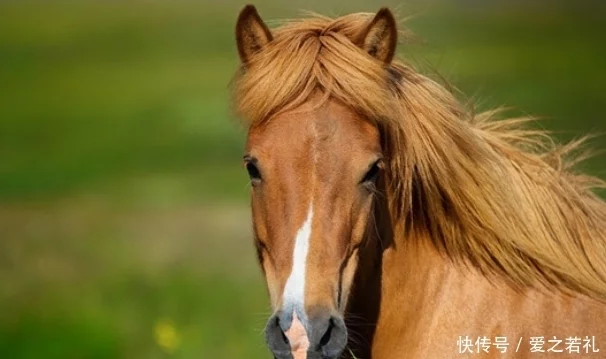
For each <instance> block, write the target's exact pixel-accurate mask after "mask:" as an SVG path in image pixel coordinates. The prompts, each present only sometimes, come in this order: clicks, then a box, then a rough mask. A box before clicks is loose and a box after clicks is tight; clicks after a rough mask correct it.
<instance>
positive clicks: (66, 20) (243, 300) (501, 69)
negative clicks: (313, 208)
mask: <svg viewBox="0 0 606 359" xmlns="http://www.w3.org/2000/svg"><path fill="white" fill-rule="evenodd" d="M386 3H387V4H391V5H395V6H397V8H398V9H400V13H401V14H402V15H409V14H416V15H417V16H415V17H413V18H412V19H410V20H409V21H408V22H407V24H408V25H409V26H410V27H411V28H412V29H413V30H414V31H415V32H416V33H417V34H418V35H419V36H420V37H422V38H423V39H425V40H427V43H428V44H426V45H421V44H410V45H406V46H402V47H401V48H400V54H401V55H403V56H405V57H407V58H408V59H410V60H411V61H412V62H413V63H416V64H418V65H419V66H420V67H421V68H423V69H424V70H429V69H430V68H437V69H438V70H439V71H440V72H441V73H442V74H443V75H445V77H446V78H448V79H449V80H450V81H451V82H453V83H454V84H455V85H456V86H457V87H458V88H460V89H461V90H462V91H463V92H464V93H466V94H468V95H472V96H475V95H477V97H478V98H479V99H482V101H480V107H482V108H486V107H491V106H495V105H502V104H505V105H508V106H512V107H515V108H517V109H518V113H519V112H522V113H529V114H536V115H539V116H543V117H546V118H548V120H547V121H546V122H545V123H544V126H545V127H547V128H550V129H553V130H556V131H558V132H559V133H558V137H559V138H561V139H569V138H572V137H575V136H579V135H581V134H583V133H586V132H590V133H595V132H604V130H606V125H605V122H604V121H603V117H604V109H603V105H604V104H605V103H606V88H605V86H606V85H605V84H606V72H605V71H604V70H603V65H604V63H606V48H605V47H604V46H603V34H604V31H605V30H606V29H605V25H604V24H606V21H605V20H606V19H605V17H606V12H605V11H604V10H603V9H599V8H593V9H590V10H579V9H580V7H579V9H571V8H562V7H560V6H548V7H543V8H526V9H520V8H510V7H506V8H503V7H496V8H494V7H490V6H484V7H481V8H478V7H476V8H473V9H471V8H470V9H466V8H463V7H460V6H459V7H456V6H449V7H441V6H433V5H432V6H427V5H419V4H411V7H410V9H409V8H407V7H405V6H402V5H400V4H399V2H396V1H387V2H386ZM257 5H258V6H259V9H260V11H261V13H262V15H263V16H266V17H269V18H274V19H275V18H282V17H292V16H294V15H296V14H297V12H296V10H297V9H298V8H307V9H311V10H315V11H319V12H325V13H328V14H337V13H344V12H349V11H360V10H363V11H373V10H376V8H378V7H379V5H378V4H375V3H373V2H364V3H363V2H362V1H353V2H348V3H347V4H345V5H342V4H338V3H336V2H326V1H319V0H314V1H310V2H303V1H299V2H297V1H295V2H293V3H292V4H290V3H289V4H286V3H282V2H277V1H271V0H265V1H262V2H260V3H258V4H257ZM381 5H383V4H381ZM240 6H241V4H231V3H224V2H220V1H206V2H202V3H200V2H149V1H148V2H113V3H105V2H88V1H82V2H53V3H42V2H40V3H36V2H4V3H2V4H0V236H1V238H0V239H1V240H0V306H1V307H2V308H3V312H2V314H0V352H2V353H3V357H7V358H18V359H21V358H128V359H133V358H145V359H149V358H152V359H153V358H168V357H173V358H247V359H252V358H267V357H268V355H267V354H268V353H267V351H266V349H265V348H264V346H263V338H262V335H261V330H262V328H263V325H264V321H265V319H266V317H267V314H268V308H267V299H266V295H265V289H264V286H263V281H262V279H261V276H260V272H259V270H258V268H257V265H256V263H255V258H254V250H253V247H252V242H251V239H250V218H249V214H248V210H247V208H246V201H247V193H248V188H247V179H246V176H245V174H244V173H243V171H242V168H241V165H240V159H241V153H242V148H243V143H244V135H245V133H244V131H243V129H242V128H240V126H239V125H238V124H237V122H236V121H234V120H235V119H234V118H233V117H232V116H231V115H230V110H229V94H228V84H229V81H230V79H231V77H232V75H233V72H234V70H235V69H236V66H237V58H236V51H235V49H234V42H233V39H232V36H233V25H234V19H235V16H236V13H237V10H238V9H239V8H240ZM428 64H431V66H428ZM593 144H594V145H595V146H596V147H598V148H602V149H603V148H606V145H605V142H604V139H603V138H600V139H597V140H594V142H593ZM603 164H604V157H603V156H602V157H598V158H596V159H594V160H593V161H590V162H588V163H587V165H586V166H585V167H584V168H585V169H587V170H588V171H590V172H591V173H595V174H602V175H606V173H604V166H603ZM163 320H170V321H172V323H174V329H175V330H176V333H177V335H178V337H179V345H178V347H177V348H176V349H175V351H174V352H172V353H169V352H166V351H165V350H163V349H162V347H161V346H160V345H159V344H158V342H157V341H156V340H155V339H154V327H155V326H156V325H157V323H158V322H162V321H163ZM360 359H364V358H360Z"/></svg>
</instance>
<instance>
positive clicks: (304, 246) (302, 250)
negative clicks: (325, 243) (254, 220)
mask: <svg viewBox="0 0 606 359" xmlns="http://www.w3.org/2000/svg"><path fill="white" fill-rule="evenodd" d="M312 218H313V206H312V205H310V206H309V211H308V213H307V218H306V219H305V222H304V223H303V225H302V226H301V228H300V229H299V230H298V231H297V236H296V237H295V247H294V250H293V259H292V271H291V272H290V276H289V277H288V280H287V281H286V285H285V286H284V294H283V302H282V303H283V305H282V306H283V310H289V311H290V310H292V311H293V320H292V324H291V327H290V328H289V329H288V330H287V331H286V333H285V334H286V336H287V337H288V340H289V342H290V345H291V349H292V350H293V356H294V357H295V359H304V358H305V357H306V356H307V348H308V347H309V340H308V338H307V334H306V332H305V327H304V326H303V324H302V323H301V321H300V319H302V318H299V315H298V314H297V313H300V314H301V315H305V270H306V264H307V253H308V252H309V240H310V238H311V222H312Z"/></svg>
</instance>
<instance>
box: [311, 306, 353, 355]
mask: <svg viewBox="0 0 606 359" xmlns="http://www.w3.org/2000/svg"><path fill="white" fill-rule="evenodd" d="M316 325H317V326H316V328H318V329H319V330H318V334H320V333H321V335H322V336H321V337H320V338H319V340H318V341H317V342H316V343H317V345H316V346H315V348H316V349H317V350H318V351H319V352H321V353H322V358H331V359H332V358H338V357H339V355H341V352H342V351H343V349H345V346H346V345H347V328H346V327H345V322H344V321H343V319H341V318H339V317H334V316H333V317H330V318H329V319H328V321H326V322H324V325H322V324H319V323H318V322H316ZM322 326H325V328H326V329H324V332H323V333H322V332H321V330H322V329H320V328H322ZM316 338H317V337H316ZM316 340H317V339H316Z"/></svg>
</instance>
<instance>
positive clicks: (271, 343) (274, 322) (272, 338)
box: [265, 312, 347, 359]
mask: <svg viewBox="0 0 606 359" xmlns="http://www.w3.org/2000/svg"><path fill="white" fill-rule="evenodd" d="M297 326H299V327H300V329H299V328H297ZM265 338H266V340H267V345H268V347H269V349H270V350H271V351H272V353H273V355H274V357H275V358H276V359H293V358H296V359H298V358H301V357H302V358H305V359H336V358H338V357H339V356H340V355H341V353H342V352H343V349H345V346H346V345H347V328H346V326H345V322H344V321H343V318H342V317H341V316H336V315H330V314H324V315H317V316H314V317H312V318H309V319H308V320H307V321H305V324H303V323H302V322H300V321H299V320H298V318H297V316H296V314H295V315H294V316H293V314H289V313H283V312H280V313H277V314H275V315H273V316H272V317H271V318H270V319H269V321H268V323H267V326H266V328H265Z"/></svg>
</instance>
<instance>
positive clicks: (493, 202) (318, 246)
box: [232, 5, 606, 359]
mask: <svg viewBox="0 0 606 359" xmlns="http://www.w3.org/2000/svg"><path fill="white" fill-rule="evenodd" d="M402 33H403V31H402V30H400V29H398V23H397V20H396V18H395V17H394V15H393V13H392V12H391V11H390V10H389V9H388V8H382V9H380V10H379V11H378V12H376V13H355V14H349V15H345V16H342V17H338V18H329V17H325V16H322V15H314V14H312V15H310V16H309V17H308V18H303V19H296V20H288V21H284V22H283V23H280V25H279V26H277V27H276V28H274V29H270V28H269V27H268V26H267V25H266V24H265V23H264V22H263V20H262V19H261V17H260V16H259V13H258V12H257V10H256V8H255V7H254V6H252V5H247V6H246V7H244V8H243V9H242V10H241V12H240V13H239V16H238V19H237V23H236V26H235V35H236V44H237V50H238V54H239V58H240V61H239V63H240V65H239V66H238V71H237V73H236V75H235V77H234V80H233V81H232V96H233V97H232V99H233V109H234V113H235V114H236V115H237V116H238V117H239V118H240V119H241V120H242V122H243V123H244V124H245V126H246V128H247V138H246V146H245V155H244V159H243V165H244V166H245V168H246V170H247V172H248V176H249V177H250V185H251V189H250V192H251V194H250V197H251V199H250V201H251V211H252V227H253V231H252V233H253V237H254V248H256V255H257V258H258V261H259V264H260V267H261V272H262V273H263V276H264V278H265V282H266V285H267V292H268V296H269V301H270V303H271V308H272V313H273V314H272V315H271V316H270V318H269V320H268V321H267V325H266V327H265V329H264V333H265V339H266V342H267V345H268V347H269V349H270V351H271V353H272V354H273V357H274V358H276V359H291V358H295V359H302V358H307V359H320V358H322V359H336V358H358V359H370V358H372V359H387V358H389V359H403V358H432V359H440V358H453V357H458V356H459V355H471V353H473V355H475V356H478V357H499V358H532V357H534V356H539V357H541V358H560V357H569V356H577V355H586V356H588V357H606V354H605V353H606V203H605V202H604V201H603V200H602V199H601V198H600V196H599V193H598V191H597V190H596V189H599V188H604V187H605V183H604V182H603V181H602V180H600V179H598V178H596V177H592V176H590V175H587V174H583V173H577V172H575V170H574V168H573V165H574V164H575V163H577V162H578V161H579V160H581V159H583V157H585V156H584V153H585V152H584V151H583V149H584V146H583V144H584V142H583V139H581V140H575V141H572V142H570V143H568V144H564V145H559V144H557V143H556V142H555V140H553V139H552V138H551V137H550V134H549V133H548V132H546V131H542V130H536V129H534V127H533V126H530V125H529V124H530V123H531V121H533V119H532V118H526V117H523V118H508V117H507V116H505V114H504V112H503V111H501V110H499V109H495V110H490V111H487V112H482V113H475V112H474V111H473V110H472V109H469V107H468V106H466V105H465V104H464V103H462V101H460V100H458V99H457V96H456V95H455V94H454V93H453V91H452V90H450V89H449V88H448V86H445V85H443V84H441V83H438V82H437V81H435V80H432V79H431V78H430V77H429V76H426V75H423V74H421V73H420V72H419V71H416V70H415V69H414V68H413V67H412V66H411V65H409V64H406V63H405V62H404V61H402V60H398V59H396V58H395V54H396V47H397V43H398V39H401V38H402V35H401V34H402ZM600 346H602V347H600Z"/></svg>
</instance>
